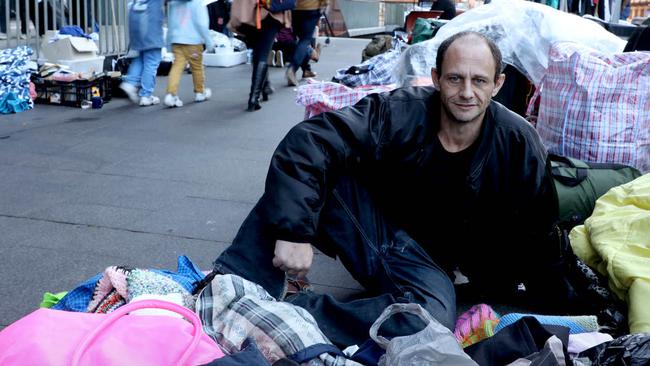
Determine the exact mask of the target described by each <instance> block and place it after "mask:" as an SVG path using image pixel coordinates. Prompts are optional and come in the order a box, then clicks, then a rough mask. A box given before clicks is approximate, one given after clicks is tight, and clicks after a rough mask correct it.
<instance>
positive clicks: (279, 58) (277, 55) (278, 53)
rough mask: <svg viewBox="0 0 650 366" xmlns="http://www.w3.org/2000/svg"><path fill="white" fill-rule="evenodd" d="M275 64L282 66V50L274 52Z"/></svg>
mask: <svg viewBox="0 0 650 366" xmlns="http://www.w3.org/2000/svg"><path fill="white" fill-rule="evenodd" d="M275 66H277V67H284V54H283V53H282V51H276V52H275Z"/></svg>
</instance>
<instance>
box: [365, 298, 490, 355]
mask: <svg viewBox="0 0 650 366" xmlns="http://www.w3.org/2000/svg"><path fill="white" fill-rule="evenodd" d="M397 313H411V314H414V315H417V316H418V317H420V319H422V320H423V321H424V322H425V323H426V324H427V326H426V328H424V329H422V330H421V331H419V332H417V333H415V334H412V335H409V336H401V337H395V338H393V339H391V340H390V341H389V340H388V339H386V338H384V337H382V336H380V335H377V331H378V330H379V328H380V327H381V325H382V324H383V323H384V322H385V321H386V320H387V319H388V318H390V317H391V316H393V315H394V314H397ZM370 338H372V340H374V341H375V342H376V343H377V344H378V345H379V346H381V347H382V348H384V349H386V354H385V355H383V356H382V357H381V358H380V359H379V366H390V365H409V366H431V365H444V366H478V365H477V363H476V362H474V361H473V360H472V359H471V358H470V357H469V356H468V355H467V354H465V352H463V349H462V348H461V347H460V345H459V344H458V341H457V340H456V337H454V335H453V334H452V333H451V331H450V330H449V329H447V328H445V327H444V326H443V325H442V324H440V323H439V322H438V321H437V320H435V319H434V318H433V317H432V316H431V314H429V313H428V312H427V311H426V310H424V308H422V306H420V305H418V304H393V305H390V306H388V307H387V308H386V309H385V310H384V312H383V313H381V315H380V316H379V318H377V320H376V321H375V323H374V324H373V325H372V327H370Z"/></svg>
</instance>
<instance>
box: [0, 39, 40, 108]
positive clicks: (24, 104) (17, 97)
mask: <svg viewBox="0 0 650 366" xmlns="http://www.w3.org/2000/svg"><path fill="white" fill-rule="evenodd" d="M32 53H33V51H32V49H31V48H29V47H26V46H21V47H17V48H7V49H4V50H0V114H9V113H18V112H22V111H25V110H28V109H32V108H33V107H34V102H33V101H32V99H31V98H30V95H29V77H30V74H31V70H30V68H29V65H28V62H29V61H30V58H31V55H32Z"/></svg>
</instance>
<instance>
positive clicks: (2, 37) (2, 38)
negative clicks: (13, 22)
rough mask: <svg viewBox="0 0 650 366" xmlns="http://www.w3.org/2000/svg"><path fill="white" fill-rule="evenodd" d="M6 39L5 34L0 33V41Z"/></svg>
mask: <svg viewBox="0 0 650 366" xmlns="http://www.w3.org/2000/svg"><path fill="white" fill-rule="evenodd" d="M5 39H7V33H3V32H0V41H4V40H5Z"/></svg>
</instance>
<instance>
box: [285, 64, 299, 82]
mask: <svg viewBox="0 0 650 366" xmlns="http://www.w3.org/2000/svg"><path fill="white" fill-rule="evenodd" d="M286 76H287V84H288V85H289V86H296V85H298V79H296V72H295V71H293V67H291V66H289V68H288V69H287V74H286Z"/></svg>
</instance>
